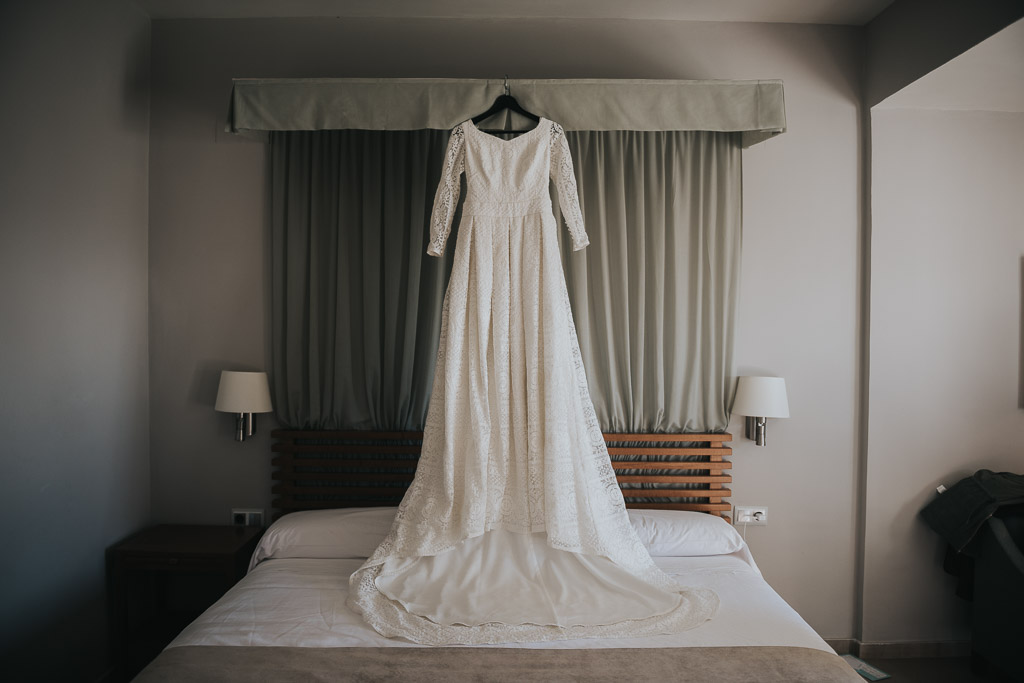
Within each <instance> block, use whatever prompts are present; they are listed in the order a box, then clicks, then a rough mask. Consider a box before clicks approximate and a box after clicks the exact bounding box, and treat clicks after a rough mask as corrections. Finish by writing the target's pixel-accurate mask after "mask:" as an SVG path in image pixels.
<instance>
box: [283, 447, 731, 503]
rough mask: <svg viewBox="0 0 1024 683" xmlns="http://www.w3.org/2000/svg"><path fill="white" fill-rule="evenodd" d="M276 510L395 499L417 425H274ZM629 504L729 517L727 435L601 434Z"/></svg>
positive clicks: (414, 454) (404, 483) (411, 464)
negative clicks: (397, 428) (386, 428)
mask: <svg viewBox="0 0 1024 683" xmlns="http://www.w3.org/2000/svg"><path fill="white" fill-rule="evenodd" d="M273 437H274V439H275V443H274V446H273V450H274V453H275V454H276V455H275V457H274V459H273V464H274V466H275V467H276V468H277V469H276V470H275V471H274V473H273V475H272V476H273V478H274V487H273V492H274V494H275V498H274V502H273V505H274V509H275V510H277V515H276V516H280V515H283V514H287V513H289V512H296V511H298V510H315V509H325V508H344V507H373V506H384V505H398V503H399V502H400V501H401V499H402V496H403V495H404V494H405V490H406V489H407V488H408V487H409V483H410V482H412V478H413V475H414V474H415V472H416V463H417V462H418V460H419V455H420V448H421V446H422V443H423V433H422V432H368V431H292V430H283V429H279V430H276V431H274V432H273ZM604 439H605V441H606V442H607V444H608V454H609V455H610V456H611V460H612V467H613V468H614V469H615V474H616V477H617V478H618V480H619V487H620V488H621V489H622V495H623V498H624V499H625V501H626V507H628V508H647V509H661V510H666V509H670V510H695V511H699V512H707V513H710V514H713V515H717V516H719V517H724V518H725V519H726V520H729V517H728V516H727V514H726V513H728V512H729V511H730V509H731V507H732V506H731V505H730V503H729V501H728V498H729V496H730V495H732V491H730V490H729V489H728V488H725V487H724V485H725V484H729V483H731V482H732V476H731V475H730V474H729V472H728V470H731V469H732V463H731V462H729V460H727V457H728V456H730V455H732V448H729V447H728V446H726V444H727V443H729V442H731V441H732V435H730V434H605V435H604Z"/></svg>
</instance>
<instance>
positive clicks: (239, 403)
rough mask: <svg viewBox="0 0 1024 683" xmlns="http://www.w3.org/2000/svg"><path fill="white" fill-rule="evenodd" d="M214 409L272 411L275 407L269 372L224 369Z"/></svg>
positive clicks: (240, 411)
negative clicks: (269, 382)
mask: <svg viewBox="0 0 1024 683" xmlns="http://www.w3.org/2000/svg"><path fill="white" fill-rule="evenodd" d="M214 409H215V410H219V411H221V412H225V413H269V412H271V411H272V410H273V409H274V408H273V406H272V405H271V404H270V385H269V384H267V373H265V372H234V371H232V370H224V371H222V372H221V373H220V388H219V389H218V390H217V403H216V405H214Z"/></svg>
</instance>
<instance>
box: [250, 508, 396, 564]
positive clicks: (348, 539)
mask: <svg viewBox="0 0 1024 683" xmlns="http://www.w3.org/2000/svg"><path fill="white" fill-rule="evenodd" d="M396 510H397V508H393V507H384V508H341V509H338V510H307V511H305V512H293V513H291V514H288V515H285V516H284V517H282V518H281V519H279V520H277V521H276V522H274V523H273V524H271V525H270V528H268V529H267V531H266V533H264V534H263V538H261V539H260V544H259V545H258V546H257V547H256V552H254V553H253V555H252V561H251V562H250V563H249V569H252V568H253V567H255V566H256V565H257V564H259V563H260V562H262V561H263V560H266V559H270V558H281V557H313V558H337V559H344V558H365V557H369V556H370V555H371V554H372V553H373V551H374V550H376V549H377V546H378V545H380V542H381V541H383V540H384V537H385V536H387V535H388V532H389V531H391V524H392V522H394V521H395V512H396Z"/></svg>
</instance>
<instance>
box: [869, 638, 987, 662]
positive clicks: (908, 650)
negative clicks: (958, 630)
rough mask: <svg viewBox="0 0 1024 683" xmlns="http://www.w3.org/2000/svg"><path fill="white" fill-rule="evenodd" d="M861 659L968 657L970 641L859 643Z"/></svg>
mask: <svg viewBox="0 0 1024 683" xmlns="http://www.w3.org/2000/svg"><path fill="white" fill-rule="evenodd" d="M859 649H860V653H859V654H858V655H857V656H858V657H860V658H861V659H871V658H872V657H874V658H876V659H937V658H942V657H970V656H971V641H969V640H951V641H950V640H945V641H941V640H940V641H925V642H909V643H906V642H904V643H861V644H860V648H859Z"/></svg>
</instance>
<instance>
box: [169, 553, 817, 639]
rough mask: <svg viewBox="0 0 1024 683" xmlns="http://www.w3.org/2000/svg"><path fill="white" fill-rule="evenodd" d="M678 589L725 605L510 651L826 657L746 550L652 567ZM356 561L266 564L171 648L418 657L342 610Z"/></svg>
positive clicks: (659, 560)
mask: <svg viewBox="0 0 1024 683" xmlns="http://www.w3.org/2000/svg"><path fill="white" fill-rule="evenodd" d="M655 562H656V563H657V564H658V566H659V567H661V568H662V569H663V570H664V571H665V572H667V573H668V574H670V575H672V576H674V577H675V578H676V580H677V581H679V583H680V584H682V585H684V586H693V587H700V588H711V589H713V590H714V591H715V592H716V593H718V596H719V598H720V600H721V604H720V606H719V609H718V612H717V613H716V614H715V616H714V617H713V618H712V619H711V620H710V621H708V622H706V623H704V624H703V625H701V626H699V627H697V628H694V629H691V630H688V631H683V632H682V633H675V634H671V635H662V636H653V637H646V638H619V639H599V638H594V639H586V640H565V641H548V642H541V643H508V644H504V645H497V646H487V647H525V648H539V649H562V648H569V649H582V648H649V647H650V648H654V647H724V646H743V645H775V646H794V647H809V648H815V649H818V650H825V651H827V652H831V651H832V649H831V648H830V647H829V646H828V645H827V644H826V643H825V641H824V640H822V639H821V637H819V636H818V634H817V633H815V632H814V630H813V629H811V627H810V626H808V625H807V623H806V622H805V621H804V620H803V619H802V618H800V615H798V614H797V613H796V611H794V610H793V608H792V607H790V606H789V605H788V604H786V602H785V601H784V600H783V599H782V598H781V597H780V596H779V595H778V594H777V593H776V592H775V591H774V590H772V588H771V587H770V586H769V585H768V584H767V583H766V582H765V580H764V579H763V578H761V574H760V572H759V571H758V570H757V568H756V566H754V564H753V561H752V560H751V559H750V556H749V553H747V551H746V549H743V550H741V551H738V552H736V553H733V554H732V555H716V556H710V557H657V558H655ZM360 564H362V560H358V559H349V560H334V559H276V560H267V561H265V562H262V563H261V564H259V565H258V566H257V567H256V568H255V569H253V570H252V571H251V572H250V573H249V574H248V576H246V577H245V578H244V579H243V580H242V581H240V582H239V583H238V584H237V585H236V586H235V587H234V588H232V589H231V590H230V591H228V592H227V593H226V594H225V595H224V597H222V598H221V599H220V600H219V601H217V603H216V604H214V605H213V606H212V607H210V609H208V610H207V611H206V612H205V613H203V614H202V615H201V616H200V617H199V618H198V619H196V621H195V622H193V623H192V624H191V625H189V626H188V627H187V628H186V629H185V630H184V631H182V633H181V634H180V635H179V636H178V637H177V638H176V639H175V640H174V641H173V642H172V643H171V644H170V645H169V646H168V647H180V646H183V645H260V646H278V647H422V646H419V645H416V644H415V643H411V642H408V641H404V640H392V639H389V638H385V637H383V636H381V635H380V634H378V633H377V632H376V631H374V630H373V629H372V628H370V627H369V626H367V625H366V624H365V623H364V622H363V620H362V618H360V617H359V615H356V614H354V613H352V612H351V611H349V609H348V608H347V607H345V599H346V597H347V593H348V577H349V575H350V574H351V573H352V572H353V571H355V570H356V569H357V568H358V567H359V565H360Z"/></svg>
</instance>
